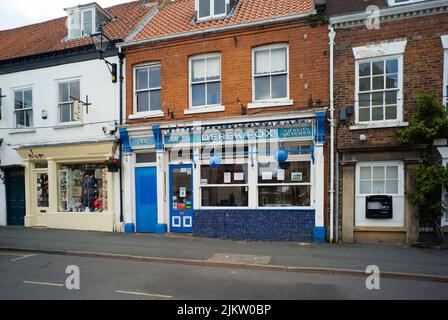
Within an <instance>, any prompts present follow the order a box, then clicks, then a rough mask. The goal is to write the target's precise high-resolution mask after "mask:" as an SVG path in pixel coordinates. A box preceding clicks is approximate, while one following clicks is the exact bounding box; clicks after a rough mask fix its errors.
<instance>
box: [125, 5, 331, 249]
mask: <svg viewBox="0 0 448 320" xmlns="http://www.w3.org/2000/svg"><path fill="white" fill-rule="evenodd" d="M315 12H316V8H315V4H314V1H312V0H306V1H293V2H291V1H288V0H280V1H278V0H276V1H274V0H265V1H262V2H261V1H256V0H239V1H235V0H222V1H209V0H200V1H199V0H196V1H195V0H177V1H160V5H159V7H158V8H157V9H156V10H155V11H154V13H153V15H152V17H151V19H148V21H147V22H146V24H145V25H143V26H142V27H141V28H140V30H139V31H138V32H137V33H136V34H134V35H133V37H132V38H130V39H128V41H127V42H126V43H124V44H122V45H120V46H119V47H120V50H121V51H122V52H123V53H124V54H125V55H126V124H125V126H124V127H123V128H121V130H120V134H121V138H122V140H123V143H124V150H125V155H124V161H123V163H124V168H123V170H124V177H125V182H124V212H125V217H124V218H125V221H124V222H125V231H127V232H134V231H137V232H158V233H164V232H193V233H194V234H195V235H198V236H209V237H221V238H231V239H259V240H260V239H261V240H311V239H314V240H316V241H323V240H325V233H326V228H325V226H326V225H327V224H328V221H327V220H328V219H327V217H326V214H325V213H326V212H327V209H328V206H327V199H326V198H327V197H326V194H327V184H326V179H327V178H328V177H327V163H328V159H327V158H328V157H327V153H328V150H327V147H326V128H327V125H326V118H327V115H326V110H327V107H328V103H329V96H328V92H329V90H328V51H327V50H328V30H327V26H326V25H325V26H324V25H320V24H318V25H317V26H314V27H313V26H311V25H310V24H309V23H308V21H309V20H308V17H309V16H310V15H312V14H314V13H315ZM147 190H157V192H155V191H154V192H150V193H148V192H147Z"/></svg>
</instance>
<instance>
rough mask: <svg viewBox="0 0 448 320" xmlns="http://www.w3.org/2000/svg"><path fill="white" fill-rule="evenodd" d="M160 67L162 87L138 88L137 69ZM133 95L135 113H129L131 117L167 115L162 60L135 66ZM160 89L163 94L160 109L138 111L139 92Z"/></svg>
mask: <svg viewBox="0 0 448 320" xmlns="http://www.w3.org/2000/svg"><path fill="white" fill-rule="evenodd" d="M157 66H159V67H160V87H157V88H151V89H141V90H137V70H140V69H149V68H151V67H157ZM133 80H134V81H133V82H134V85H133V97H134V101H133V114H132V115H129V119H140V118H156V117H163V116H164V115H165V113H164V112H163V89H162V81H163V75H162V64H161V62H159V61H157V62H151V63H146V64H141V65H137V66H134V70H133ZM157 90H160V92H161V93H160V94H161V99H162V101H161V105H160V110H152V111H151V110H149V111H141V112H138V111H137V93H139V92H145V91H157Z"/></svg>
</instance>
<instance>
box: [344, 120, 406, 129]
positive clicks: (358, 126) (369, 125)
mask: <svg viewBox="0 0 448 320" xmlns="http://www.w3.org/2000/svg"><path fill="white" fill-rule="evenodd" d="M408 125H409V122H402V121H391V122H378V123H365V124H364V123H362V124H361V123H358V124H356V125H354V126H350V130H364V129H379V128H396V127H407V126H408Z"/></svg>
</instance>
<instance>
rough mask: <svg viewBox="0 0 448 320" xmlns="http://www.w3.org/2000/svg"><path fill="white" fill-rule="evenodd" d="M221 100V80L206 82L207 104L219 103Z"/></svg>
mask: <svg viewBox="0 0 448 320" xmlns="http://www.w3.org/2000/svg"><path fill="white" fill-rule="evenodd" d="M220 102H221V82H214V83H208V84H207V104H208V105H213V104H219V103H220Z"/></svg>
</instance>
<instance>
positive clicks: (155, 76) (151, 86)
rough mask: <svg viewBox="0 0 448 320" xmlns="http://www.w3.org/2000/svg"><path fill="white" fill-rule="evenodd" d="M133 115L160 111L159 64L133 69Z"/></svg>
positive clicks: (160, 75)
mask: <svg viewBox="0 0 448 320" xmlns="http://www.w3.org/2000/svg"><path fill="white" fill-rule="evenodd" d="M135 101H136V106H135V110H134V111H135V113H141V112H145V113H148V112H149V113H150V112H160V111H161V110H162V66H161V64H160V63H157V64H152V65H149V66H144V67H138V68H136V69H135Z"/></svg>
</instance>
